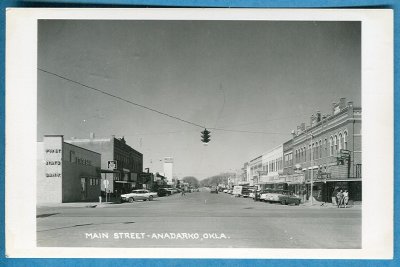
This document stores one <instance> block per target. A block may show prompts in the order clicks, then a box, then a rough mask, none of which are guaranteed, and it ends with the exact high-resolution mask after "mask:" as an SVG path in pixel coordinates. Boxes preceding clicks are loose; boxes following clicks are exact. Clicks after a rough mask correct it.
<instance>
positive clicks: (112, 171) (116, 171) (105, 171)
mask: <svg viewBox="0 0 400 267" xmlns="http://www.w3.org/2000/svg"><path fill="white" fill-rule="evenodd" d="M100 173H120V171H118V170H107V169H101V170H100Z"/></svg>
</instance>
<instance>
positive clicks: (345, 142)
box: [343, 131, 347, 149]
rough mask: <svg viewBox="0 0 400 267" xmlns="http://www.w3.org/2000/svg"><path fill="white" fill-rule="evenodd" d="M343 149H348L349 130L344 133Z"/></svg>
mask: <svg viewBox="0 0 400 267" xmlns="http://www.w3.org/2000/svg"><path fill="white" fill-rule="evenodd" d="M343 149H347V132H346V131H345V132H344V133H343Z"/></svg>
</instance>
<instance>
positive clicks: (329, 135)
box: [286, 98, 362, 202]
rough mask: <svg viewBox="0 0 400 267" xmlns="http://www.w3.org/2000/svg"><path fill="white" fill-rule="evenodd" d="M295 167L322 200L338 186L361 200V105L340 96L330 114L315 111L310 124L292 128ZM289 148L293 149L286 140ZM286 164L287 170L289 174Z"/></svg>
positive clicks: (317, 197)
mask: <svg viewBox="0 0 400 267" xmlns="http://www.w3.org/2000/svg"><path fill="white" fill-rule="evenodd" d="M292 136H293V139H292V142H291V146H292V153H293V163H292V167H294V168H293V170H294V173H293V174H291V175H288V176H287V179H289V180H290V179H292V178H293V177H294V176H296V175H297V176H299V175H303V177H304V180H305V188H304V189H306V191H307V194H308V195H309V193H310V191H311V190H310V184H311V179H312V180H313V195H314V198H315V199H317V200H319V201H324V202H330V201H331V195H332V192H333V190H334V188H335V187H338V188H340V189H347V190H348V191H349V195H350V199H352V200H355V201H360V200H361V185H362V183H361V178H362V173H361V166H362V165H361V164H362V163H361V152H362V151H361V108H359V107H354V106H353V103H352V102H348V103H346V99H345V98H341V99H340V102H339V103H333V105H332V111H331V114H329V115H322V114H321V113H320V112H316V114H313V115H312V116H311V118H310V125H309V126H307V127H306V126H305V123H302V124H301V125H300V126H298V127H297V130H296V131H293V132H292ZM286 151H290V143H288V142H287V147H286ZM289 169H290V166H289V164H288V165H287V168H286V170H287V173H288V174H290V171H289Z"/></svg>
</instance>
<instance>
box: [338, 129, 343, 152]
mask: <svg viewBox="0 0 400 267" xmlns="http://www.w3.org/2000/svg"><path fill="white" fill-rule="evenodd" d="M341 149H343V135H342V133H339V151H340V150H341Z"/></svg>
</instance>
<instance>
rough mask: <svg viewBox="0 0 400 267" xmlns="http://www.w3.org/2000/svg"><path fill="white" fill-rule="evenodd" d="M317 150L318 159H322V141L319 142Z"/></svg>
mask: <svg viewBox="0 0 400 267" xmlns="http://www.w3.org/2000/svg"><path fill="white" fill-rule="evenodd" d="M318 148H319V153H318V154H319V158H322V140H319V146H318Z"/></svg>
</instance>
